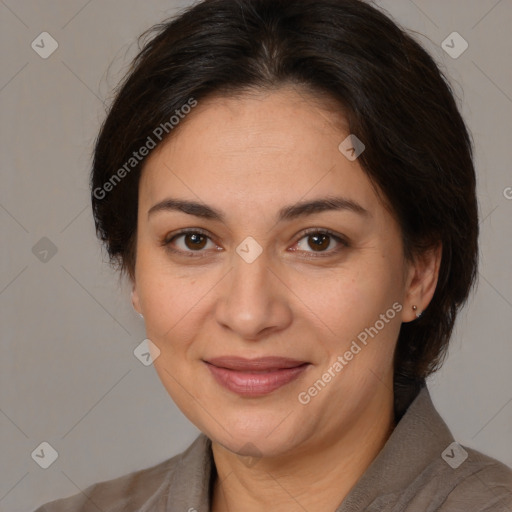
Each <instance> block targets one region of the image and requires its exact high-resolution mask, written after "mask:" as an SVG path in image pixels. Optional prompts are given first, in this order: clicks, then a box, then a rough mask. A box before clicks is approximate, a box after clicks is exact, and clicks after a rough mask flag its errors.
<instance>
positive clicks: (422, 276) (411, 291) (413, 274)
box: [402, 242, 442, 322]
mask: <svg viewBox="0 0 512 512" xmlns="http://www.w3.org/2000/svg"><path fill="white" fill-rule="evenodd" d="M441 256H442V244H441V242H439V243H438V245H436V246H435V247H432V248H430V249H426V250H425V251H423V252H421V253H419V254H417V255H415V256H414V259H413V261H412V262H410V263H409V268H408V271H407V277H406V285H405V298H404V304H403V306H404V307H403V309H402V322H411V321H412V320H416V318H417V317H416V314H417V313H418V314H420V313H421V312H422V311H424V310H425V309H426V308H427V306H428V305H429V304H430V301H431V300H432V297H433V296H434V292H435V290H436V286H437V280H438V277H439V268H440V266H441ZM413 306H416V308H417V309H416V310H414V309H413Z"/></svg>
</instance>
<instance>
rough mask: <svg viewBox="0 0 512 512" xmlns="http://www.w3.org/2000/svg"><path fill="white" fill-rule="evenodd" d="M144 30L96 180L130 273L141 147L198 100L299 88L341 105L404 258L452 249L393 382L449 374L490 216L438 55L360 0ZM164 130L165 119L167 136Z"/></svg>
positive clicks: (100, 211)
mask: <svg viewBox="0 0 512 512" xmlns="http://www.w3.org/2000/svg"><path fill="white" fill-rule="evenodd" d="M143 36H144V37H148V36H151V37H150V38H149V40H148V41H146V43H145V45H144V46H143V48H142V50H141V51H140V53H139V54H138V56H137V57H136V58H135V60H134V61H133V63H132V66H131V68H130V70H129V72H128V74H127V76H126V77H125V79H124V80H123V82H122V83H121V84H120V85H119V87H118V89H117V91H116V97H115V100H114V102H113V104H112V106H111V109H110V111H109V113H108V116H107V118H106V120H105V122H104V124H103V126H102V128H101V131H100V133H99V136H98V139H97V142H96V147H95V152H94V163H93V170H92V176H91V189H92V205H93V212H94V218H95V222H96V229H97V233H98V236H99V237H100V238H101V240H103V241H104V242H105V244H106V247H107V250H108V253H109V256H110V258H111V261H112V262H114V263H115V262H117V263H118V264H119V265H120V268H121V271H122V272H121V274H123V272H126V273H127V274H128V275H129V276H130V277H131V278H133V275H134V274H133V273H134V267H135V254H136V252H135V236H136V228H137V207H138V182H139V176H140V171H141V169H142V166H143V164H144V158H140V161H139V160H137V161H135V160H130V158H133V153H134V152H137V151H138V150H139V149H140V148H142V147H143V146H145V145H147V144H148V137H151V138H152V139H154V142H158V143H161V141H163V140H166V137H168V136H171V135H172V126H171V125H172V124H173V123H172V122H171V121H170V119H171V117H172V116H175V117H176V116H177V115H178V114H179V113H180V112H183V111H182V110H181V109H182V108H183V106H184V105H186V104H187V103H189V104H190V101H191V99H193V101H201V99H204V98H206V97H207V96H208V95H211V94H213V93H217V94H218V93H220V94H225V95H230V94H236V93H238V92H243V91H244V90H248V89H272V88H276V87H279V86H281V85H284V84H287V83H291V84H295V85H297V86H300V87H302V88H303V89H304V90H305V91H308V90H309V91H311V92H313V93H314V94H315V95H318V94H320V95H323V96H325V98H328V99H331V100H335V101H336V102H337V103H338V104H339V105H340V111H341V109H343V112H344V114H345V116H346V119H347V121H348V123H349V127H350V132H351V133H353V134H355V135H356V136H357V137H358V138H359V139H361V141H363V143H364V144H365V146H366V149H365V151H364V152H363V153H362V154H361V156H360V157H359V162H360V165H361V166H362V168H363V170H364V171H365V172H366V174H367V176H368V177H369V178H370V180H371V181H372V183H373V184H374V185H375V186H376V187H377V189H378V190H380V191H381V195H382V196H383V197H384V199H385V201H386V202H387V203H388V204H389V205H390V206H391V208H392V210H393V213H394V215H395V216H396V218H397V220H398V222H399V224H400V226H401V230H402V235H403V242H404V250H405V254H406V256H407V257H411V256H412V255H413V254H415V253H417V252H418V251H419V252H421V251H422V250H425V249H427V248H429V247H432V246H433V245H435V244H436V243H439V242H441V243H442V248H443V252H442V261H441V266H440V272H439V280H438V284H437V288H436V291H435V294H434V297H433V299H432V301H431V303H430V304H429V306H428V307H427V308H426V310H425V311H424V312H423V314H422V316H421V317H420V318H418V319H417V320H415V321H413V322H409V323H403V324H402V327H401V330H400V334H399V338H398V344H397V348H396V355H395V382H396V383H398V384H399V383H400V382H413V383H414V382H420V381H422V380H423V379H424V378H425V377H426V376H427V375H428V374H429V373H431V372H433V371H434V370H435V369H437V368H438V367H439V365H440V364H441V362H442V359H443V356H444V354H445V351H446V348H447V345H448V341H449V339H450V336H451V333H452V330H453V326H454V322H455V318H456V314H457V311H458V309H459V308H460V307H461V306H462V305H463V304H464V302H465V301H466V300H467V297H468V295H469V293H470V291H471V287H472V286H473V284H474V281H475V277H476V271H477V261H478V245H477V244H478V240H477V239H478V210H477V201H476V194H475V172H474V168H473V162H472V147H471V139H470V136H469V134H468V131H467V129H466V127H465V124H464V122H463V119H462V118H461V115H460V113H459V111H458V108H457V105H456V102H455V101H454V97H453V93H452V91H451V88H450V86H449V84H448V81H447V80H446V78H445V77H444V75H443V73H442V72H441V71H440V70H439V68H438V67H437V65H436V64H435V62H434V60H433V59H432V58H431V57H430V56H429V54H428V53H427V52H426V51H425V50H424V49H423V48H422V47H421V46H420V45H419V44H418V43H417V42H416V41H415V40H414V39H413V38H412V37H411V36H410V35H408V34H407V33H406V32H405V31H404V30H402V29H401V28H399V27H398V25H397V24H396V23H395V22H393V21H392V20H391V19H390V18H389V17H388V16H386V15H385V14H383V13H382V12H381V11H379V10H378V9H376V8H374V7H372V6H370V5H368V4H367V3H365V2H363V1H360V0H293V1H290V0H206V1H203V2H200V3H197V4H196V5H194V6H192V7H190V8H188V9H186V10H185V11H184V12H183V13H181V14H180V16H179V17H176V18H173V19H171V20H169V21H166V22H164V23H162V24H159V25H157V26H155V27H153V28H152V29H151V30H150V31H149V32H147V33H145V34H143ZM141 37H142V36H141ZM157 127H165V129H163V128H161V130H160V131H161V132H162V133H161V135H163V136H162V137H161V140H160V138H158V137H156V135H155V129H156V128H157ZM162 130H163V131H162ZM157 133H159V134H160V132H157ZM168 134H169V135H168ZM155 139H158V140H155ZM139 156H140V155H139ZM129 161H130V162H131V165H130V166H127V165H126V163H127V162H129ZM123 166H124V167H123ZM121 168H124V172H120V169H121ZM121 175H122V176H121ZM121 177H122V179H121ZM107 183H110V185H109V186H107V187H105V184H107Z"/></svg>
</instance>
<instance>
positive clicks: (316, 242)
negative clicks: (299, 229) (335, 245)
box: [308, 234, 331, 251]
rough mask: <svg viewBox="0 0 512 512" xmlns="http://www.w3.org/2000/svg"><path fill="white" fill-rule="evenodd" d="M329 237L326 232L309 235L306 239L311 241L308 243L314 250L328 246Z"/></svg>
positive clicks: (321, 249)
mask: <svg viewBox="0 0 512 512" xmlns="http://www.w3.org/2000/svg"><path fill="white" fill-rule="evenodd" d="M330 239H331V237H330V236H329V235H326V234H317V235H309V236H308V240H309V241H310V242H311V241H312V243H308V246H309V247H311V249H313V250H314V251H323V250H324V249H327V248H328V247H329V243H330Z"/></svg>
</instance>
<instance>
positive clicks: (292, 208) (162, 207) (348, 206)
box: [148, 197, 371, 223]
mask: <svg viewBox="0 0 512 512" xmlns="http://www.w3.org/2000/svg"><path fill="white" fill-rule="evenodd" d="M333 210H335V211H336V210H337V211H340V210H341V211H342V210H344V211H349V212H353V213H357V214H358V215H362V216H364V217H371V214H370V212H369V211H368V210H367V209H365V208H363V206H361V205H360V204H359V203H357V202H356V201H353V200H352V199H348V198H345V197H325V198H321V199H314V200H312V201H302V202H299V203H296V204H293V205H289V206H285V207H283V208H281V209H280V210H279V212H278V215H277V218H278V222H283V221H290V220H293V219H297V218H299V217H305V216H308V215H314V214H316V213H321V212H324V211H333ZM159 211H181V212H183V213H187V214H189V215H194V216H195V217H201V218H204V219H209V220H216V221H220V222H223V223H224V222H225V215H224V213H222V212H221V211H219V210H217V209H215V208H213V207H211V206H208V205H206V204H202V203H197V202H194V201H188V200H183V199H173V198H168V199H164V200H163V201H160V202H159V203H157V204H155V205H154V206H152V207H151V208H150V209H149V210H148V217H149V216H150V215H152V214H154V213H156V212H159Z"/></svg>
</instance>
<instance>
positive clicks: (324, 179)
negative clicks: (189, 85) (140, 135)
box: [133, 87, 414, 456]
mask: <svg viewBox="0 0 512 512" xmlns="http://www.w3.org/2000/svg"><path fill="white" fill-rule="evenodd" d="M308 98H309V99H308ZM334 116H335V114H334V113H333V111H329V110H328V109H322V108H321V107H320V106H319V105H318V103H315V102H314V101H313V100H312V98H310V97H308V96H307V95H305V93H304V94H299V93H298V92H297V91H296V90H294V89H293V88H291V87H286V88H282V89H280V90H278V91H275V92H271V93H266V94H263V93H261V94H257V95H256V94H253V95H244V96H240V97H238V98H221V99H219V98H217V99H215V100H205V101H202V102H200V103H199V105H198V106H197V107H196V108H195V109H193V110H192V112H191V113H190V114H189V115H188V116H187V117H186V119H185V120H183V121H181V123H182V124H181V125H180V126H179V131H176V133H175V134H174V135H173V137H172V138H171V139H169V140H168V141H167V142H166V143H165V144H163V145H162V146H160V147H158V148H157V149H156V150H154V152H153V153H152V154H151V155H150V156H149V158H148V160H147V163H146V165H145V168H144V172H143V175H142V177H141V181H140V189H139V211H138V231H137V259H136V268H135V281H134V291H133V301H134V305H135V307H136V308H137V309H138V310H139V311H140V312H141V313H142V314H143V315H144V318H145V322H146V328H147V337H148V338H149V339H150V340H151V341H152V342H153V343H154V344H155V345H156V347H158V349H159V350H160V354H159V356H158V357H156V359H155V360H154V366H155V368H156V370H157V372H158V374H159V376H160V378H161V380H162V382H163V384H164V386H165V388H166V389H167V391H168V392H169V394H170V395H171V397H172V398H173V400H174V401H175V402H176V404H177V405H178V406H179V408H180V409H181V410H182V411H183V413H184V414H185V415H186V416H187V417H188V418H189V419H190V420H191V421H192V422H193V423H194V424H195V425H196V426H197V427H198V428H199V429H200V430H202V431H203V432H204V433H206V435H208V436H209V437H210V438H211V439H213V440H214V441H215V442H218V443H219V444H221V445H223V446H225V447H227V448H228V449H229V450H231V451H234V452H237V453H242V454H248V455H255V454H262V455H268V456H270V455H279V454H286V453H291V452H292V451H293V450H294V449H296V448H298V447H301V448H305V447H307V446H309V447H314V446H319V445H320V444H322V443H326V442H334V441H335V440H336V439H339V437H340V436H343V435H344V434H346V435H348V436H350V435H351V433H352V434H353V435H364V429H371V428H372V427H373V426H374V425H373V424H372V422H373V421H374V420H375V414H376V411H380V410H382V411H384V410H387V409H389V408H390V404H391V403H392V402H391V400H392V359H393V351H394V347H395V342H396V340H397V337H398V332H399V329H400V324H401V322H402V321H410V320H412V319H413V318H414V315H413V314H412V311H411V304H410V303H409V302H407V301H408V294H407V292H408V286H409V283H410V281H411V275H412V274H411V271H410V266H408V265H407V264H406V262H405V260H404V256H403V247H402V242H401V233H400V230H399V227H398V225H397V223H396V221H395V220H394V218H393V217H392V216H391V215H390V214H389V212H388V211H387V210H386V209H385V208H384V207H383V205H382V204H381V202H380V201H379V200H378V198H377V195H376V193H375V191H374V190H373V188H372V186H371V185H370V182H369V180H368V178H367V177H366V175H365V174H364V172H363V171H362V170H361V167H360V166H359V164H358V161H357V159H356V160H353V161H351V160H349V159H348V158H347V157H346V156H345V155H344V154H343V153H342V152H341V151H340V149H338V146H339V145H340V143H341V142H342V141H343V140H344V139H345V138H346V137H347V136H348V135H349V133H348V132H347V131H345V130H344V129H343V128H342V125H343V123H342V120H341V119H340V118H339V115H338V117H337V118H336V117H334ZM327 199H331V200H332V203H331V206H329V204H328V205H327V207H325V205H324V206H323V207H317V208H315V207H314V206H310V207H304V208H302V207H301V208H299V207H300V206H301V205H304V204H305V203H309V202H312V201H320V202H324V201H326V200H327ZM171 200H172V201H183V202H190V203H200V205H202V207H201V208H199V207H188V208H187V212H185V211H180V210H179V209H176V208H174V207H172V204H171ZM166 202H167V203H166ZM336 202H337V203H336ZM334 203H336V204H337V205H338V207H337V208H334V207H333V206H332V204H334ZM210 210H211V211H214V212H216V213H217V214H218V217H220V219H219V218H217V217H216V216H214V215H206V213H207V211H210ZM180 230H187V231H190V232H191V233H190V234H188V235H187V234H185V235H184V234H179V233H178V232H179V231H180ZM326 232H327V233H332V234H326ZM166 241H167V242H168V245H164V243H165V242H166ZM402 306H403V308H402ZM154 354H156V351H155V352H154ZM239 358H241V359H239ZM260 358H279V359H263V360H259V361H258V360H257V359H260ZM283 358H284V359H283Z"/></svg>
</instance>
